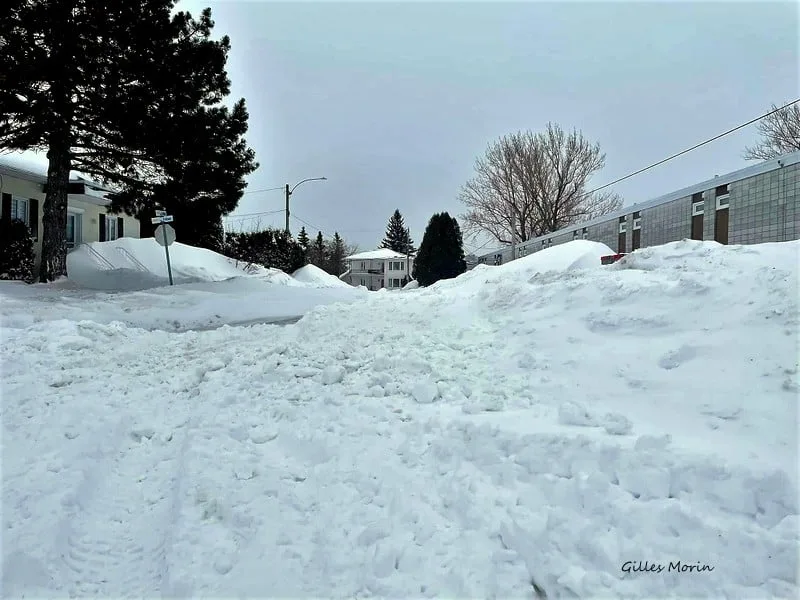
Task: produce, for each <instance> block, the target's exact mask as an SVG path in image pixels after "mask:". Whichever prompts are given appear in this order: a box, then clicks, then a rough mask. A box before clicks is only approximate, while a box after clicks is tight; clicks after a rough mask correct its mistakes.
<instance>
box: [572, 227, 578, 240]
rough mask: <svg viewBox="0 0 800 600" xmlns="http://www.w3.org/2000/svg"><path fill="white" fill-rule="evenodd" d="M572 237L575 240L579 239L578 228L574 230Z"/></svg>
mask: <svg viewBox="0 0 800 600" xmlns="http://www.w3.org/2000/svg"><path fill="white" fill-rule="evenodd" d="M572 239H573V240H577V239H578V230H577V229H576V230H575V231H573V232H572Z"/></svg>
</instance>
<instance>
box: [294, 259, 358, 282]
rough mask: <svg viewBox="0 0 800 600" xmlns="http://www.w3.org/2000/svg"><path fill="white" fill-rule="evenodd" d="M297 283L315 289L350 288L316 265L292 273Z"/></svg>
mask: <svg viewBox="0 0 800 600" xmlns="http://www.w3.org/2000/svg"><path fill="white" fill-rule="evenodd" d="M292 277H294V278H295V279H296V280H297V281H301V282H303V283H308V284H310V285H313V286H315V287H326V288H327V287H352V286H350V285H349V284H348V283H345V282H344V281H342V280H341V279H339V278H338V277H336V276H335V275H331V274H330V273H326V272H325V271H323V270H322V269H320V268H319V267H317V266H316V265H306V266H305V267H301V268H300V269H297V271H295V272H294V273H292Z"/></svg>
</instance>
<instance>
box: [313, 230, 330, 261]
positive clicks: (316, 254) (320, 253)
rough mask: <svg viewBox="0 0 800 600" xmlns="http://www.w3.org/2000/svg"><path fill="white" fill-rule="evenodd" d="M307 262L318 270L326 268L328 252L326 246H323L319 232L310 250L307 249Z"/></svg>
mask: <svg viewBox="0 0 800 600" xmlns="http://www.w3.org/2000/svg"><path fill="white" fill-rule="evenodd" d="M308 262H310V263H311V264H312V265H314V266H316V267H319V268H320V269H325V267H326V263H327V262H328V252H327V245H326V244H325V238H323V237H322V232H321V231H318V232H317V237H316V239H315V240H314V243H313V244H311V248H309V252H308Z"/></svg>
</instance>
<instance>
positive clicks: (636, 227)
mask: <svg viewBox="0 0 800 600" xmlns="http://www.w3.org/2000/svg"><path fill="white" fill-rule="evenodd" d="M641 228H642V217H636V218H635V219H634V220H633V230H634V231H637V230H639V229H641Z"/></svg>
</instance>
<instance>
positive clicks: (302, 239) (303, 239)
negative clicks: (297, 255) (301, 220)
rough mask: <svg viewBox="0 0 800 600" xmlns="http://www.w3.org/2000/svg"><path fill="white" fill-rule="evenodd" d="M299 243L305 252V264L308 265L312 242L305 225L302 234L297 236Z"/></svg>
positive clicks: (301, 230) (301, 229)
mask: <svg viewBox="0 0 800 600" xmlns="http://www.w3.org/2000/svg"><path fill="white" fill-rule="evenodd" d="M297 243H298V244H300V248H302V250H303V264H304V265H307V264H308V252H309V246H310V245H311V240H310V239H309V237H308V233H306V227H305V225H303V226H302V227H301V228H300V233H299V234H298V236H297Z"/></svg>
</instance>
